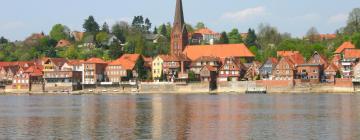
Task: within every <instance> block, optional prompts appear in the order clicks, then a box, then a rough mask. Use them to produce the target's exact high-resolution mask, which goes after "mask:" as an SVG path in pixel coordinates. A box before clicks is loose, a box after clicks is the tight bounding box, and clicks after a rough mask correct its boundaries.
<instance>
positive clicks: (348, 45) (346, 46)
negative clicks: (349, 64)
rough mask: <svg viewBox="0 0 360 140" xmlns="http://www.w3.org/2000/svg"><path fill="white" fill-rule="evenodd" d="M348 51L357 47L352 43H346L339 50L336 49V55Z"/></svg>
mask: <svg viewBox="0 0 360 140" xmlns="http://www.w3.org/2000/svg"><path fill="white" fill-rule="evenodd" d="M346 49H355V45H354V44H352V43H351V42H350V41H347V42H344V43H343V44H342V45H341V46H340V47H339V48H338V49H336V51H335V53H342V52H343V51H344V50H346Z"/></svg>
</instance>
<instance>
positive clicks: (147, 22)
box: [144, 18, 151, 32]
mask: <svg viewBox="0 0 360 140" xmlns="http://www.w3.org/2000/svg"><path fill="white" fill-rule="evenodd" d="M144 26H145V31H146V32H150V29H151V22H150V20H149V19H148V18H146V19H145V25H144Z"/></svg>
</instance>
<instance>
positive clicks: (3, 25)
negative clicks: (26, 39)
mask: <svg viewBox="0 0 360 140" xmlns="http://www.w3.org/2000/svg"><path fill="white" fill-rule="evenodd" d="M25 26H26V24H25V23H24V22H20V21H10V22H0V30H1V31H9V30H14V29H19V28H23V27H25Z"/></svg>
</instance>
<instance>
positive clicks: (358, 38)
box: [351, 32, 360, 49]
mask: <svg viewBox="0 0 360 140" xmlns="http://www.w3.org/2000/svg"><path fill="white" fill-rule="evenodd" d="M351 42H352V43H353V44H354V45H355V46H356V48H357V49H360V32H358V33H355V34H354V35H353V36H352V37H351Z"/></svg>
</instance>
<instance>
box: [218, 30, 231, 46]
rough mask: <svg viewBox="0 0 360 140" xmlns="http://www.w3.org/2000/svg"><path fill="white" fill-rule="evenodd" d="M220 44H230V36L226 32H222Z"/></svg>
mask: <svg viewBox="0 0 360 140" xmlns="http://www.w3.org/2000/svg"><path fill="white" fill-rule="evenodd" d="M219 44H229V38H228V36H227V34H226V32H222V33H221V36H220V40H219Z"/></svg>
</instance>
